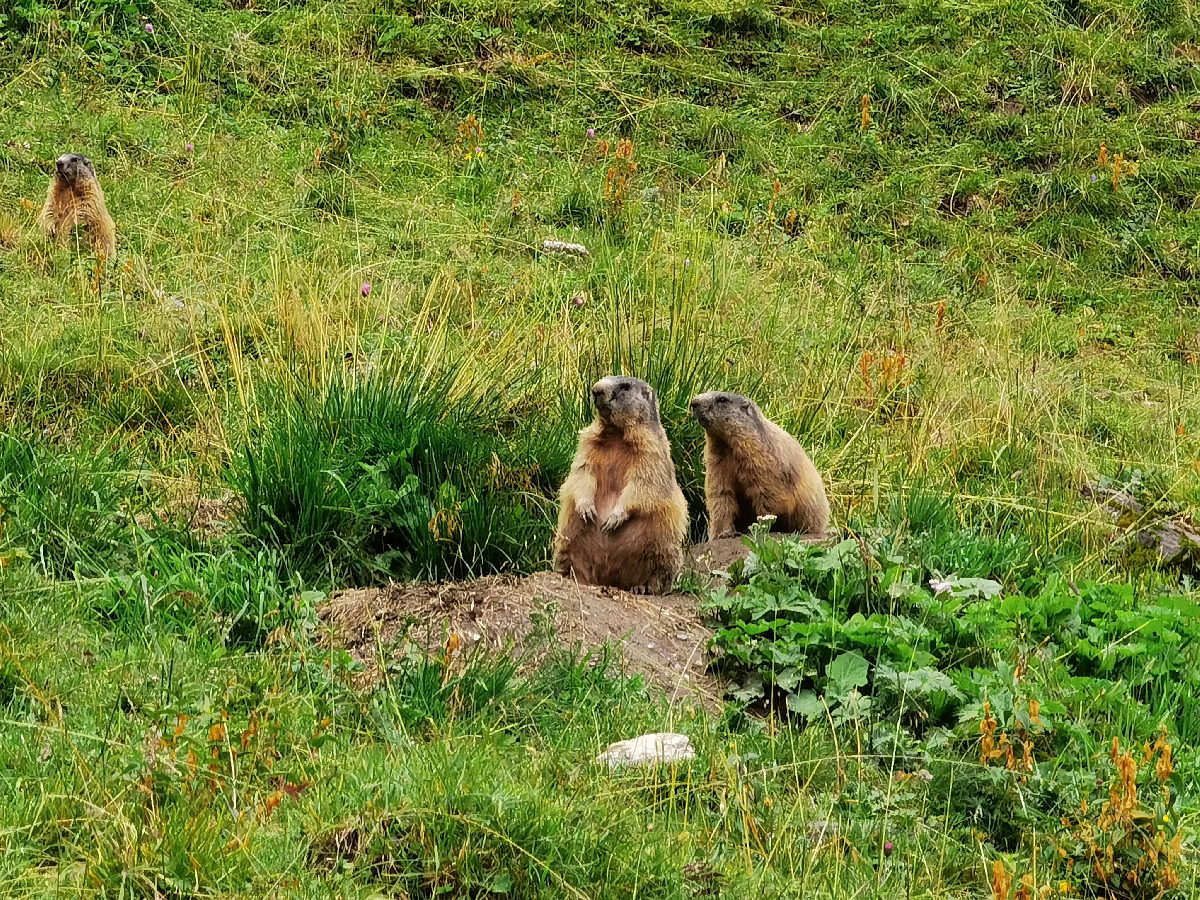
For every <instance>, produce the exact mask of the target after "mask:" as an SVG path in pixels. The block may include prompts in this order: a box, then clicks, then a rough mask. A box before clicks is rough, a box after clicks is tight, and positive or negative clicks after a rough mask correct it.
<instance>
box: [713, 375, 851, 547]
mask: <svg viewBox="0 0 1200 900" xmlns="http://www.w3.org/2000/svg"><path fill="white" fill-rule="evenodd" d="M691 407H692V413H693V414H694V415H695V416H696V419H697V421H699V422H700V425H701V426H703V428H704V431H705V434H706V439H705V442H704V494H705V499H706V500H707V504H708V537H709V540H714V539H716V538H721V537H729V536H731V535H734V534H744V533H746V532H747V531H749V529H750V526H751V525H752V524H754V521H755V520H756V519H757V518H758V517H759V516H768V515H771V516H775V517H776V518H775V523H774V525H773V526H772V530H774V531H799V532H804V533H806V534H819V533H823V532H824V531H825V529H826V528H827V527H828V526H829V499H828V498H827V497H826V496H825V485H824V484H822V483H821V475H820V473H819V472H817V469H816V466H814V465H813V462H812V460H811V459H809V457H808V454H807V453H805V452H804V448H803V447H801V446H800V444H799V442H798V441H797V440H796V439H795V438H794V437H792V436H791V435H790V434H788V433H787V432H786V431H784V430H783V429H782V428H780V427H779V426H778V425H776V424H775V423H774V422H772V421H771V420H770V419H768V418H767V417H766V416H764V415H763V414H762V410H760V409H759V408H758V405H757V404H755V402H754V401H753V400H750V399H749V398H747V397H743V396H741V395H740V394H726V393H722V392H720V391H712V392H710V393H707V394H700V395H699V396H698V397H695V398H693V399H692V403H691Z"/></svg>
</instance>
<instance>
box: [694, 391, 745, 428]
mask: <svg viewBox="0 0 1200 900" xmlns="http://www.w3.org/2000/svg"><path fill="white" fill-rule="evenodd" d="M690 406H691V408H692V415H694V416H695V417H696V421H697V422H699V423H700V426H701V427H702V428H703V429H704V430H705V431H708V432H711V433H713V434H716V435H720V436H721V437H730V438H733V437H738V436H739V435H744V434H750V433H755V432H758V431H760V430H761V429H762V420H763V416H762V411H761V410H760V409H759V408H758V405H757V404H756V403H755V402H754V401H753V400H751V399H750V398H749V397H743V396H742V395H741V394H727V393H725V392H724V391H709V392H708V393H707V394H698V395H697V396H695V397H693V398H692V402H691V404H690Z"/></svg>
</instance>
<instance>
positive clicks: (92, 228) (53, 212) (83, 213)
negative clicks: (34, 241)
mask: <svg viewBox="0 0 1200 900" xmlns="http://www.w3.org/2000/svg"><path fill="white" fill-rule="evenodd" d="M38 221H40V222H41V225H42V230H43V231H45V232H46V237H48V238H50V240H52V241H59V242H62V241H65V240H66V239H67V237H68V236H69V235H70V234H71V232H72V231H73V230H74V229H75V226H76V225H78V226H80V227H82V228H83V229H84V230H86V231H87V233H88V240H89V241H90V242H91V245H92V249H93V250H95V252H96V254H97V255H99V256H103V257H105V258H106V259H112V258H113V257H114V256H116V254H117V228H116V226H115V225H114V224H113V220H112V216H110V215H109V214H108V206H107V205H106V204H105V202H104V191H102V190H100V182H99V181H97V180H96V167H95V166H93V165H92V161H91V160H90V159H88V158H87V157H86V156H81V155H80V154H78V153H64V154H63V155H62V156H60V157H59V158H58V161H57V162H56V163H55V164H54V177H53V178H51V179H50V190H49V191H48V192H47V193H46V205H45V206H43V207H42V214H41V216H40V217H39V219H38Z"/></svg>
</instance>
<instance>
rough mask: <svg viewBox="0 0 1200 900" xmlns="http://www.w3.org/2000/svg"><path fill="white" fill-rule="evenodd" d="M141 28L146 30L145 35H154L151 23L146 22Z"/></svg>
mask: <svg viewBox="0 0 1200 900" xmlns="http://www.w3.org/2000/svg"><path fill="white" fill-rule="evenodd" d="M142 28H144V29H145V30H146V34H154V23H153V22H147V23H146V24H145V25H143V26H142Z"/></svg>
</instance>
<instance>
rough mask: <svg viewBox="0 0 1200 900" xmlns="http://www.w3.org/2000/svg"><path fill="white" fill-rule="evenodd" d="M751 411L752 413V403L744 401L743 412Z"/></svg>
mask: <svg viewBox="0 0 1200 900" xmlns="http://www.w3.org/2000/svg"><path fill="white" fill-rule="evenodd" d="M749 411H750V401H749V400H743V401H742V412H749Z"/></svg>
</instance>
